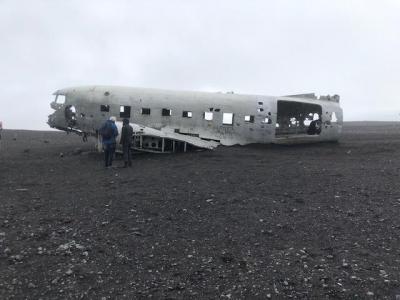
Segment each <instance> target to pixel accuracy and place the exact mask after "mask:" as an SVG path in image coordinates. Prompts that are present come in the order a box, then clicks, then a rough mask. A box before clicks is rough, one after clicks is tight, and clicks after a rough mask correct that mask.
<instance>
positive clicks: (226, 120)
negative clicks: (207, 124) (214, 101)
mask: <svg viewBox="0 0 400 300" xmlns="http://www.w3.org/2000/svg"><path fill="white" fill-rule="evenodd" d="M222 124H224V125H233V113H224V114H223V116H222Z"/></svg>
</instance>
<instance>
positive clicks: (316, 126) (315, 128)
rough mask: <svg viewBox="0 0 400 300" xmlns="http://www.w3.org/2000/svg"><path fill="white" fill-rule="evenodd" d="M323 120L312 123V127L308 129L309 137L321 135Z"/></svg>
mask: <svg viewBox="0 0 400 300" xmlns="http://www.w3.org/2000/svg"><path fill="white" fill-rule="evenodd" d="M321 127H322V125H321V120H319V119H317V120H313V121H311V123H310V126H309V127H308V129H307V134H309V135H314V134H320V133H321Z"/></svg>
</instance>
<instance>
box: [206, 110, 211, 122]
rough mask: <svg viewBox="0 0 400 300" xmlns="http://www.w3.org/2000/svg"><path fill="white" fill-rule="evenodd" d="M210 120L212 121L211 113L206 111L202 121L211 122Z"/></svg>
mask: <svg viewBox="0 0 400 300" xmlns="http://www.w3.org/2000/svg"><path fill="white" fill-rule="evenodd" d="M212 119H213V113H212V112H208V111H206V112H204V120H207V121H212Z"/></svg>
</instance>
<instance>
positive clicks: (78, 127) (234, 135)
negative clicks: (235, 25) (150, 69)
mask: <svg viewBox="0 0 400 300" xmlns="http://www.w3.org/2000/svg"><path fill="white" fill-rule="evenodd" d="M54 94H55V95H57V96H56V97H60V95H63V96H65V102H64V103H59V101H54V102H52V103H51V107H52V108H53V109H54V110H55V112H54V113H53V114H52V115H50V116H49V121H48V123H49V125H50V126H51V127H54V128H58V129H61V130H70V131H75V132H77V133H86V134H88V135H96V134H97V130H98V128H100V126H101V125H102V124H103V123H104V121H105V120H106V119H108V118H109V117H110V116H116V117H117V121H118V122H117V123H118V124H119V122H121V121H122V119H123V118H122V117H121V115H120V113H121V106H130V107H131V114H130V122H131V125H132V126H133V127H134V131H135V133H136V134H138V135H142V136H153V137H159V138H167V139H171V140H174V141H182V142H185V143H189V144H192V145H194V146H196V147H202V148H208V149H212V148H214V147H216V146H217V145H218V144H222V145H227V146H230V145H234V144H241V145H244V144H249V143H300V142H301V143H303V142H315V141H337V140H338V138H339V135H340V133H341V128H342V123H343V113H342V109H341V108H340V106H339V103H338V99H337V98H336V97H335V98H334V97H332V98H326V97H325V98H323V97H320V98H316V97H313V96H312V94H304V95H298V96H284V97H273V96H263V95H239V94H232V93H229V94H224V93H205V92H187V91H169V90H157V89H144V88H130V87H115V86H87V87H72V88H66V89H61V90H58V91H56V92H55V93H54ZM279 100H284V101H292V102H301V103H309V104H317V105H320V106H321V108H322V123H323V124H324V126H323V129H322V132H321V133H320V134H319V135H315V136H310V135H308V136H307V135H297V136H279V137H277V136H276V135H275V131H276V126H277V125H276V122H277V103H278V101H279ZM101 105H106V106H108V107H109V111H101V110H100V106H101ZM68 106H71V107H73V108H74V110H75V112H74V115H75V119H74V121H73V123H71V122H70V121H68V120H66V116H65V110H66V108H67V107H68ZM143 108H148V109H150V114H142V111H143V110H142V109H143ZM163 109H167V110H171V112H172V114H171V116H162V110H163ZM183 111H187V112H191V117H183V116H182V113H183ZM206 113H207V114H206ZM210 113H212V120H210ZM224 113H225V114H226V116H229V114H232V116H233V124H232V125H229V124H223V116H224ZM332 113H334V115H335V118H336V119H337V120H336V122H330V121H331V116H332ZM246 116H247V117H246ZM249 116H252V118H253V122H250V121H249ZM268 119H270V123H266V121H265V120H268ZM119 126H120V125H119ZM140 141H141V142H143V140H142V138H141V139H140Z"/></svg>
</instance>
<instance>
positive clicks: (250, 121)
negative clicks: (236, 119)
mask: <svg viewBox="0 0 400 300" xmlns="http://www.w3.org/2000/svg"><path fill="white" fill-rule="evenodd" d="M244 121H245V122H249V123H254V116H244Z"/></svg>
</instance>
